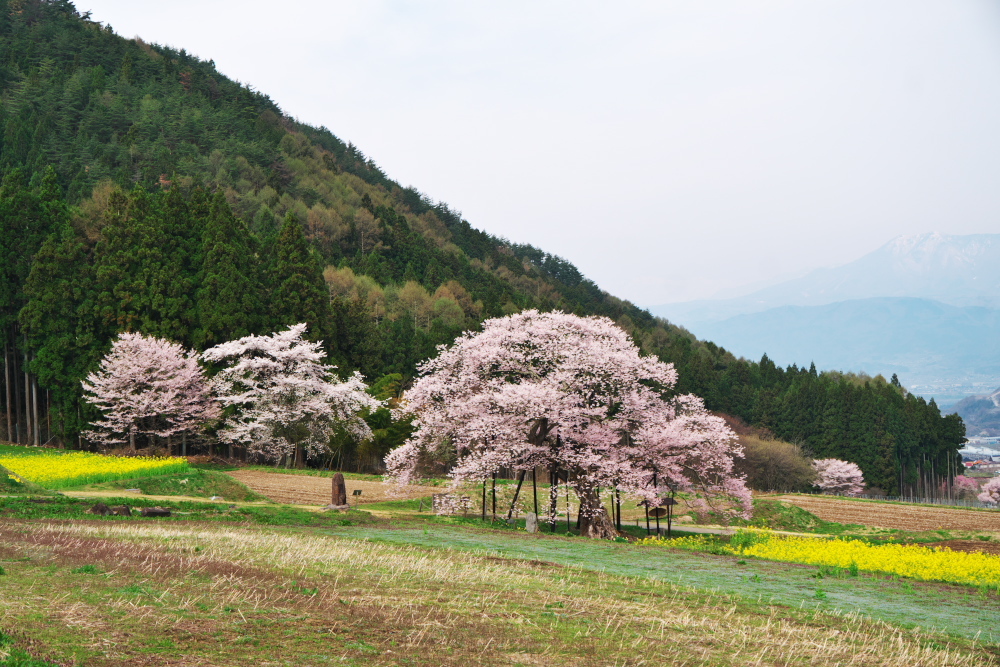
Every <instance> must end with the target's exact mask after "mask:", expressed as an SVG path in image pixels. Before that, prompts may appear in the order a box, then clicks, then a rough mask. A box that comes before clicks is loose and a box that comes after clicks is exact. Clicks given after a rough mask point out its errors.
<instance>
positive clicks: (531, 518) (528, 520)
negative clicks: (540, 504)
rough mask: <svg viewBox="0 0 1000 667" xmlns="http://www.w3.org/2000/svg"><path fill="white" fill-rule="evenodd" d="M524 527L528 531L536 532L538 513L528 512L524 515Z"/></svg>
mask: <svg viewBox="0 0 1000 667" xmlns="http://www.w3.org/2000/svg"><path fill="white" fill-rule="evenodd" d="M524 529H525V530H526V531H528V532H529V533H537V532H538V515H537V514H535V513H534V512H528V513H527V514H525V515H524Z"/></svg>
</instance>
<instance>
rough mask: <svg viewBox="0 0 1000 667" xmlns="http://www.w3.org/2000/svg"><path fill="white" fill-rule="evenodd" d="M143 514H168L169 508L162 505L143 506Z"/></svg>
mask: <svg viewBox="0 0 1000 667" xmlns="http://www.w3.org/2000/svg"><path fill="white" fill-rule="evenodd" d="M142 515H143V516H170V510H168V509H164V508H162V507H143V508H142Z"/></svg>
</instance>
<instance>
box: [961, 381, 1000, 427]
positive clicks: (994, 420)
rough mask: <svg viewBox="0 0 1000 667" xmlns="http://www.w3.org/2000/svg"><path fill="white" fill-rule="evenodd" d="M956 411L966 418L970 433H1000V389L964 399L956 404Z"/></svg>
mask: <svg viewBox="0 0 1000 667" xmlns="http://www.w3.org/2000/svg"><path fill="white" fill-rule="evenodd" d="M955 412H957V413H958V414H960V415H962V419H964V420H965V424H966V427H967V431H966V432H967V434H968V435H970V436H972V435H985V436H994V435H1000V389H997V390H996V391H994V392H993V393H992V394H988V395H986V396H969V397H967V398H964V399H962V400H961V401H959V402H958V403H957V404H956V405H955Z"/></svg>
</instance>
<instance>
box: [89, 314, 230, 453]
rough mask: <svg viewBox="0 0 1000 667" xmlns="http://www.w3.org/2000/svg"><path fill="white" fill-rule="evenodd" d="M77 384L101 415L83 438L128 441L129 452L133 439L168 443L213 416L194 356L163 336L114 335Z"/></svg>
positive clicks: (215, 411)
mask: <svg viewBox="0 0 1000 667" xmlns="http://www.w3.org/2000/svg"><path fill="white" fill-rule="evenodd" d="M82 384H83V389H84V398H85V399H86V400H87V401H88V402H90V403H91V404H93V405H95V406H97V407H98V408H99V409H100V410H101V411H102V412H103V413H104V415H103V419H101V420H100V421H97V422H94V423H93V429H91V430H90V431H87V432H86V433H85V435H86V437H87V438H89V439H91V440H94V441H97V442H101V443H104V444H106V445H120V444H124V443H125V442H128V443H129V446H130V447H131V449H132V450H133V451H134V450H135V447H136V444H135V441H136V436H138V435H143V436H146V437H147V438H150V439H155V438H157V437H159V438H167V439H168V442H170V439H171V438H172V437H173V436H177V435H185V434H189V433H192V432H194V431H196V430H198V429H199V428H200V427H201V426H202V425H203V424H204V423H205V422H206V421H208V420H210V419H213V418H215V417H216V416H217V415H218V408H217V406H216V405H215V402H214V401H213V400H212V396H211V393H210V391H209V388H208V383H207V381H206V379H205V375H204V373H203V372H202V369H201V367H200V366H199V365H198V355H197V354H196V353H194V352H192V351H189V350H185V349H184V348H183V347H182V346H181V345H178V344H177V343H172V342H170V341H168V340H164V339H162V338H154V337H147V336H143V335H142V334H139V333H123V334H121V335H119V336H118V339H117V340H115V342H114V343H113V344H112V346H111V351H110V352H108V354H107V355H105V357H104V359H102V360H101V365H100V368H99V370H97V371H95V372H93V373H91V374H90V375H88V376H87V378H86V380H84V381H83V383H82Z"/></svg>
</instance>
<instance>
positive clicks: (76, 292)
mask: <svg viewBox="0 0 1000 667" xmlns="http://www.w3.org/2000/svg"><path fill="white" fill-rule="evenodd" d="M87 259H88V258H87V253H86V249H85V248H84V245H83V243H82V242H81V241H80V240H79V239H78V238H77V236H76V232H75V231H74V230H73V228H72V227H71V226H70V225H69V224H66V223H64V224H63V225H62V228H61V229H60V230H59V231H57V232H55V233H53V234H52V235H50V236H49V238H48V239H47V240H46V241H45V243H43V244H42V247H41V249H39V251H38V253H37V254H36V255H35V259H34V262H33V263H32V267H31V273H30V274H29V276H28V280H27V282H26V283H25V287H24V292H25V295H26V297H27V303H26V304H25V306H24V308H23V309H22V310H21V313H20V316H19V320H20V324H21V327H22V329H23V330H24V332H25V334H26V335H27V339H28V344H29V345H30V347H31V348H32V349H33V350H34V360H33V361H32V362H31V370H32V372H34V373H35V374H36V375H37V376H38V382H39V384H40V385H41V386H42V387H43V388H45V389H47V390H49V391H50V392H51V398H52V409H53V410H54V411H55V415H54V417H55V422H56V424H57V426H58V427H59V431H60V432H61V434H62V436H63V437H64V438H68V437H69V436H70V434H71V433H73V432H75V431H77V430H78V429H79V428H80V426H81V424H80V423H78V417H77V415H78V412H77V407H78V405H79V401H80V395H81V394H80V380H82V379H83V378H84V377H85V376H86V374H87V370H88V368H89V366H90V365H91V363H92V362H94V361H95V360H96V356H97V350H98V349H99V348H100V346H99V344H98V341H96V340H95V338H94V332H93V327H92V326H90V323H89V321H88V320H87V319H86V318H87V308H86V305H87V299H88V298H89V296H90V290H91V287H92V278H93V274H92V271H91V268H90V266H89V264H88V261H87Z"/></svg>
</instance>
